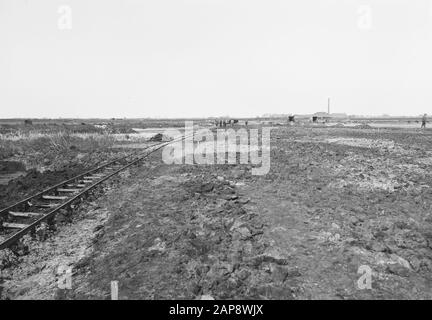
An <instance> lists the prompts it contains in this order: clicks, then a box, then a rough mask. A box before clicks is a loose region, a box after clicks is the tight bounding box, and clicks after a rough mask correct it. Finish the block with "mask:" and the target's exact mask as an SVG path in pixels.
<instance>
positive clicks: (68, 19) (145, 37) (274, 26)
mask: <svg viewBox="0 0 432 320" xmlns="http://www.w3.org/2000/svg"><path fill="white" fill-rule="evenodd" d="M431 59H432V0H415V1H408V0H373V1H365V0H361V1H360V0H289V1H288V0H285V1H279V0H278V1H276V0H265V1H264V0H260V1H257V0H61V1H58V0H37V1H36V0H0V118H14V117H52V118H57V117H63V118H66V117H82V118H87V117H101V118H111V117H137V118H142V117H207V116H224V115H229V116H232V117H235V116H238V117H241V116H258V115H262V114H266V113H267V114H268V113H275V114H305V113H314V112H318V111H327V98H328V97H331V112H342V113H347V114H359V115H381V114H390V115H395V116H400V115H419V114H423V113H431V114H432V90H431V89H432V88H431V86H432V61H431Z"/></svg>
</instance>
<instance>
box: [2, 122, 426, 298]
mask: <svg viewBox="0 0 432 320" xmlns="http://www.w3.org/2000/svg"><path fill="white" fill-rule="evenodd" d="M203 125H206V124H203ZM164 126H166V127H173V126H174V125H173V123H169V124H166V123H165V124H164ZM179 126H180V124H179ZM130 127H131V128H132V127H137V126H136V124H135V123H134V124H131V125H130ZM142 128H145V126H142ZM159 128H160V127H159ZM256 128H258V129H260V127H256ZM128 134H130V133H128ZM107 135H108V138H110V136H111V135H112V133H108V134H107ZM130 140H132V139H128V140H125V142H124V143H125V144H127V143H130ZM143 143H144V142H143ZM76 144H78V146H77V148H78V149H79V150H81V149H84V148H83V147H80V146H79V143H78V142H77V143H76ZM431 147H432V131H429V130H423V131H421V130H419V129H407V128H405V129H404V128H391V129H386V128H368V127H367V126H362V127H361V128H348V127H339V126H336V127H325V126H321V127H320V126H314V127H313V126H292V127H287V126H275V127H274V128H273V129H272V131H271V144H270V148H271V149H270V150H271V151H270V161H271V163H270V171H269V173H268V174H266V175H262V176H254V175H252V174H251V169H252V166H251V165H248V164H235V165H229V164H221V165H198V164H196V165H185V164H177V165H167V164H164V163H163V162H162V160H161V155H160V153H156V154H154V155H153V156H152V157H151V158H150V159H148V161H146V162H145V163H143V164H142V165H141V166H139V167H135V168H131V169H129V170H127V171H125V172H124V173H123V174H122V175H121V176H120V177H119V178H118V179H117V180H116V181H115V183H112V184H110V185H109V187H107V188H106V190H105V192H104V194H103V195H101V196H99V197H97V198H95V199H93V200H92V202H91V203H88V204H86V205H83V206H82V207H81V208H79V209H78V212H77V218H76V221H74V222H72V224H66V225H61V226H59V227H58V230H57V231H56V233H55V234H54V235H53V236H52V237H50V238H49V239H48V240H46V241H45V242H43V243H40V242H39V243H33V244H32V245H31V248H33V250H30V253H28V254H26V255H23V256H20V257H19V258H17V259H16V260H15V261H14V263H15V264H14V263H9V265H10V266H9V267H7V268H4V270H3V274H5V275H6V277H7V280H5V281H4V283H3V293H2V294H3V298H12V299H28V298H36V299H38V298H39V299H43V298H57V299H75V298H86V299H109V297H110V283H111V281H118V283H119V298H120V299H175V298H189V299H200V298H208V297H209V296H211V297H213V298H215V299H222V298H225V299H236V298H256V299H383V298H387V299H396V298H399V299H416V298H417V299H419V298H420V299H431V298H432V292H431V290H430V288H431V285H432V283H431V280H432V276H431V274H432V215H431V214H432V193H431V188H432V173H431V164H432V149H431ZM99 150H110V151H103V152H114V151H112V150H117V149H115V148H114V149H113V148H110V147H108V145H107V146H102V147H100V148H99ZM100 152H102V151H100ZM116 152H125V151H124V149H122V151H116ZM24 155H25V151H24ZM20 179H21V178H20ZM14 181H15V180H12V181H11V182H10V183H9V184H13V183H15V182H14ZM32 190H33V189H32ZM3 201H4V202H7V201H8V199H4V200H3ZM59 265H67V266H70V267H72V268H73V269H74V273H73V275H74V276H73V285H72V288H71V289H59V288H58V286H57V276H56V273H55V270H56V268H58V266H59ZM18 266H19V267H18ZM369 272H370V277H369ZM365 279H369V280H370V282H368V281H369V280H367V281H366V280H365Z"/></svg>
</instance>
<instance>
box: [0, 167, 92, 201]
mask: <svg viewBox="0 0 432 320" xmlns="http://www.w3.org/2000/svg"><path fill="white" fill-rule="evenodd" d="M84 170H85V167H83V166H80V165H71V166H70V167H69V168H68V169H64V170H61V171H45V172H43V173H41V172H39V171H36V170H34V169H33V170H29V171H28V172H27V174H26V175H25V176H21V177H19V178H17V179H14V180H12V181H10V182H9V183H8V184H7V185H0V208H4V207H7V206H8V205H11V204H13V203H15V202H17V201H19V200H21V199H22V198H24V197H25V196H28V195H31V194H33V193H37V192H39V191H42V190H44V189H45V188H48V187H50V186H53V185H55V184H56V183H59V182H61V181H63V180H67V179H70V178H72V177H74V176H76V175H78V174H79V173H82V172H83V171H84Z"/></svg>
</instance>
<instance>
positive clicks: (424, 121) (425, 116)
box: [421, 113, 427, 129]
mask: <svg viewBox="0 0 432 320" xmlns="http://www.w3.org/2000/svg"><path fill="white" fill-rule="evenodd" d="M426 119H427V114H426V113H425V114H424V115H423V118H422V125H421V128H422V129H423V128H425V129H426Z"/></svg>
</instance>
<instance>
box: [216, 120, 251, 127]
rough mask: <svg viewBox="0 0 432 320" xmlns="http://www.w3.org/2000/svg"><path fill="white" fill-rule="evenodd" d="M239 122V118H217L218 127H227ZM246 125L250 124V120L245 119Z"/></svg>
mask: <svg viewBox="0 0 432 320" xmlns="http://www.w3.org/2000/svg"><path fill="white" fill-rule="evenodd" d="M237 123H239V121H238V120H237V119H230V120H215V125H216V127H220V128H222V127H226V126H228V125H230V126H233V125H235V124H237ZM245 125H248V121H247V120H245Z"/></svg>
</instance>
